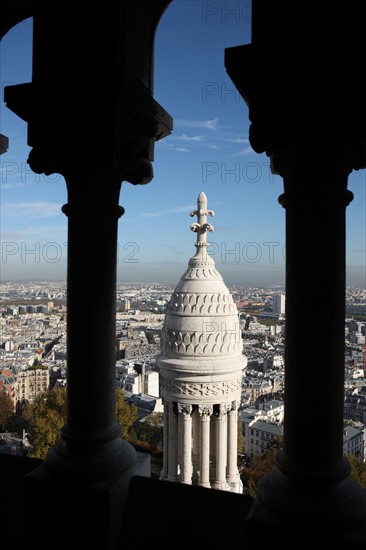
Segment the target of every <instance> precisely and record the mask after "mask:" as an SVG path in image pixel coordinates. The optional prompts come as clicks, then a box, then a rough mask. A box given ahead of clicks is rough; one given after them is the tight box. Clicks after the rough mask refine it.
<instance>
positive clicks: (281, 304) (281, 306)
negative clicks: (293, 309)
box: [273, 294, 285, 315]
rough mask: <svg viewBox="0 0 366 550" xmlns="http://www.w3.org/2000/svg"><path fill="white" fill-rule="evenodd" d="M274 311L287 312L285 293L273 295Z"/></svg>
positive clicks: (278, 312)
mask: <svg viewBox="0 0 366 550" xmlns="http://www.w3.org/2000/svg"><path fill="white" fill-rule="evenodd" d="M273 313H276V314H277V315H284V314H285V294H275V295H274V296H273Z"/></svg>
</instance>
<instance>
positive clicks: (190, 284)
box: [158, 192, 246, 492]
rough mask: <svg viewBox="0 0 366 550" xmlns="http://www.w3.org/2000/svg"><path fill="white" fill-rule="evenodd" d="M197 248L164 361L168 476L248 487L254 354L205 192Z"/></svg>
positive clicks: (174, 309)
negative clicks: (246, 404)
mask: <svg viewBox="0 0 366 550" xmlns="http://www.w3.org/2000/svg"><path fill="white" fill-rule="evenodd" d="M195 215H196V216H197V218H198V220H197V222H195V223H193V224H192V225H191V230H192V231H194V232H196V233H197V242H196V245H195V246H196V249H197V250H196V254H195V255H194V256H193V257H192V258H191V259H190V260H189V263H188V269H187V270H186V272H185V273H184V274H183V276H182V277H181V279H180V281H179V283H178V285H177V286H176V288H175V290H174V292H173V294H172V297H171V299H170V301H169V303H168V305H167V309H166V316H165V323H164V327H163V332H162V338H161V353H160V355H159V357H158V364H159V366H160V369H161V383H162V394H163V398H164V415H165V418H164V466H163V472H162V479H169V480H172V481H182V482H185V483H196V484H200V485H203V486H206V487H215V488H218V489H224V490H231V491H235V492H241V483H240V478H239V473H238V468H237V410H238V407H239V403H240V395H241V378H242V371H243V368H244V367H245V364H246V359H245V357H244V356H243V354H242V348H243V345H242V338H241V330H240V325H239V317H238V311H237V308H236V305H235V303H234V302H233V299H232V296H231V294H230V292H229V290H228V288H227V287H226V285H225V283H224V281H223V279H222V277H221V275H220V274H219V273H218V271H217V270H216V268H215V262H214V260H213V259H212V258H211V257H210V256H209V254H208V252H207V247H208V246H209V243H208V242H207V232H208V231H212V230H213V227H212V225H210V224H209V223H208V222H207V216H208V215H211V216H214V212H212V211H211V210H207V198H206V195H205V194H204V193H203V192H202V193H200V194H199V196H198V201H197V210H196V211H194V212H192V213H191V216H195Z"/></svg>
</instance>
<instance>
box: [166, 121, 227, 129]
mask: <svg viewBox="0 0 366 550" xmlns="http://www.w3.org/2000/svg"><path fill="white" fill-rule="evenodd" d="M218 122H219V119H218V118H213V119H211V120H183V119H181V118H178V119H176V120H175V121H174V125H175V126H176V127H177V128H179V127H181V128H205V129H206V130H217V125H218Z"/></svg>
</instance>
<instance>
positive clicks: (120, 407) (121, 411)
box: [116, 388, 138, 439]
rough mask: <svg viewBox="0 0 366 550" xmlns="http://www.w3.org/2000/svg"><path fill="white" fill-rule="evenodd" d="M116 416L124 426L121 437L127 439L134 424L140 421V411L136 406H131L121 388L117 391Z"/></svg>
mask: <svg viewBox="0 0 366 550" xmlns="http://www.w3.org/2000/svg"><path fill="white" fill-rule="evenodd" d="M116 416H117V422H119V423H120V424H121V426H122V433H121V437H123V439H126V438H127V436H128V434H129V432H130V430H131V428H132V426H133V424H134V423H135V422H136V420H137V419H138V410H137V407H136V406H135V405H129V404H128V403H127V401H126V399H125V394H124V391H123V390H122V389H121V388H117V390H116Z"/></svg>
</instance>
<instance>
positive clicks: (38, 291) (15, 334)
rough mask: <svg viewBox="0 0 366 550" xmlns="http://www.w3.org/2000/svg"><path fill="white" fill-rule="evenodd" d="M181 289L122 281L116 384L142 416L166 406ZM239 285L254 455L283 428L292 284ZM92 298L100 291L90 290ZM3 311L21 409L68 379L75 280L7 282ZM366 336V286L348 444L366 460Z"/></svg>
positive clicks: (351, 345)
mask: <svg viewBox="0 0 366 550" xmlns="http://www.w3.org/2000/svg"><path fill="white" fill-rule="evenodd" d="M173 291H174V286H173V285H168V284H162V283H136V282H131V283H127V282H126V283H125V282H124V283H122V282H120V283H118V284H117V314H116V386H117V388H121V389H122V390H123V392H124V396H125V398H126V400H127V401H128V402H129V403H130V404H133V405H135V406H136V407H137V409H138V417H139V422H141V421H144V419H146V418H147V417H149V416H156V415H157V416H159V414H160V415H161V414H162V413H163V409H164V406H163V400H162V396H161V388H160V381H159V370H160V369H159V366H158V364H157V360H156V358H157V355H158V354H159V351H160V347H161V331H162V328H163V323H164V318H165V311H166V306H167V303H168V302H169V300H170V298H171V296H172V293H173ZM229 291H230V293H231V295H232V297H233V301H234V302H235V304H236V307H237V310H238V323H239V326H240V333H241V337H242V354H243V356H244V357H245V368H244V369H243V374H242V381H241V400H240V406H239V420H240V422H241V427H242V433H243V436H244V449H243V456H245V457H246V459H247V460H250V458H253V457H255V456H257V455H259V454H260V453H261V452H263V450H265V448H266V446H267V445H268V444H270V443H271V441H273V439H274V438H277V437H281V436H282V435H283V417H284V401H283V397H284V391H285V380H284V343H285V333H286V319H285V289H284V288H283V287H279V286H278V285H277V286H274V287H267V288H259V287H258V288H257V287H247V286H240V285H235V286H230V287H229ZM88 299H91V298H90V297H88V296H85V300H88ZM92 299H95V298H92ZM304 305H305V304H304ZM0 313H1V317H0V319H1V342H0V345H1V347H0V356H1V367H0V391H1V392H5V393H6V394H8V395H10V396H11V399H12V404H13V407H14V412H15V413H17V414H19V413H20V411H21V410H22V408H23V407H24V404H25V403H27V402H32V401H34V400H35V398H36V397H37V396H38V395H39V394H41V393H42V392H45V391H47V390H50V389H52V388H57V387H65V386H66V383H67V382H66V380H67V359H66V357H67V355H66V336H67V328H66V327H67V289H66V283H64V282H60V281H54V282H52V281H29V282H26V281H24V282H23V281H22V282H19V281H17V282H2V283H1V285H0ZM315 321H316V324H317V331H318V335H317V337H318V339H319V342H320V343H321V324H322V322H326V321H324V320H322V312H320V311H319V312H317V311H315V312H314V322H315ZM311 329H312V327H309V333H310V330H311ZM312 333H313V332H312ZM365 337H366V291H365V289H362V288H356V287H347V289H346V319H345V344H346V354H345V402H344V422H345V428H344V451H345V453H347V454H348V453H352V454H354V455H355V456H357V457H358V458H359V459H361V460H365V455H366V453H365V427H364V426H365V424H366V379H365V370H366V346H365ZM305 340H306V341H307V342H308V350H307V352H308V353H309V373H308V376H309V379H308V380H307V383H309V385H311V386H312V388H313V389H314V391H315V390H316V373H313V372H312V370H311V355H312V353H316V351H315V350H314V347H313V339H312V338H311V339H308V338H305ZM85 345H88V344H85ZM319 421H320V422H321V419H320V420H319ZM251 434H256V435H255V436H254V437H251ZM1 443H2V444H1V446H0V452H2V453H12V454H25V453H27V452H29V450H30V449H31V446H30V444H29V441H28V440H27V436H26V435H25V434H23V435H21V434H16V433H10V432H9V433H6V432H5V433H3V434H2V435H1Z"/></svg>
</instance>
